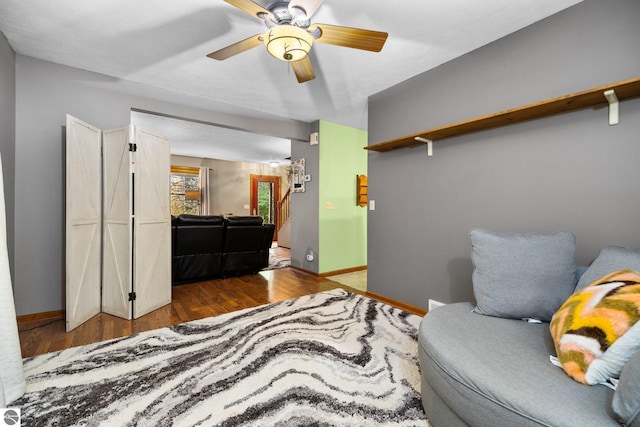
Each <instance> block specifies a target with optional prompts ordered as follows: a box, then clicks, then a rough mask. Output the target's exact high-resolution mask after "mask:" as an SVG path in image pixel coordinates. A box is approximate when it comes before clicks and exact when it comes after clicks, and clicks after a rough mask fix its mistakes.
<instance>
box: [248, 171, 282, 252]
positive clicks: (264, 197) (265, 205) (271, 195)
mask: <svg viewBox="0 0 640 427" xmlns="http://www.w3.org/2000/svg"><path fill="white" fill-rule="evenodd" d="M281 183H282V177H280V176H272V175H254V174H251V192H250V199H251V202H250V203H251V204H250V212H251V215H259V216H261V217H262V220H263V221H264V222H265V223H269V224H278V208H277V206H278V202H279V201H280V184H281ZM277 240H278V229H277V227H276V230H275V231H274V233H273V241H274V242H275V241H277Z"/></svg>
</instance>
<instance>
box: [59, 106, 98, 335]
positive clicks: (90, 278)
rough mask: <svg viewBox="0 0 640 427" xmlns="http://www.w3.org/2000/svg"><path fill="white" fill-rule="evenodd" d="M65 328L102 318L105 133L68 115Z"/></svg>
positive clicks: (72, 327) (68, 329) (73, 327)
mask: <svg viewBox="0 0 640 427" xmlns="http://www.w3.org/2000/svg"><path fill="white" fill-rule="evenodd" d="M66 125H67V129H66V139H67V141H66V156H65V157H66V168H65V169H66V177H65V181H66V197H65V200H66V201H65V209H66V215H65V229H66V249H65V252H66V253H65V256H66V267H65V269H66V275H65V277H66V278H65V287H66V326H67V331H70V330H72V329H75V328H76V327H77V326H79V325H80V324H82V323H84V322H85V321H87V320H89V319H90V318H91V317H93V316H95V315H96V314H98V313H99V312H100V265H101V263H100V235H101V223H102V217H101V202H100V198H101V176H100V175H101V171H100V169H101V165H100V144H101V132H100V129H97V128H96V127H94V126H91V125H90V124H88V123H85V122H83V121H81V120H79V119H77V118H75V117H72V116H69V115H67V121H66Z"/></svg>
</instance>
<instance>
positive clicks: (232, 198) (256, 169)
mask: <svg viewBox="0 0 640 427" xmlns="http://www.w3.org/2000/svg"><path fill="white" fill-rule="evenodd" d="M171 165H172V166H190V167H200V166H206V167H208V168H209V169H210V170H209V197H210V203H209V213H210V214H211V215H226V214H230V213H232V214H234V215H250V214H251V212H250V211H249V208H248V207H247V208H246V209H245V206H250V205H251V175H269V176H279V177H280V178H281V181H280V198H281V199H282V196H284V194H285V193H286V192H287V190H288V189H289V180H288V177H289V169H288V167H286V166H278V167H271V166H270V165H265V164H261V163H246V162H231V161H227V160H219V159H205V158H199V157H188V156H177V155H172V156H171Z"/></svg>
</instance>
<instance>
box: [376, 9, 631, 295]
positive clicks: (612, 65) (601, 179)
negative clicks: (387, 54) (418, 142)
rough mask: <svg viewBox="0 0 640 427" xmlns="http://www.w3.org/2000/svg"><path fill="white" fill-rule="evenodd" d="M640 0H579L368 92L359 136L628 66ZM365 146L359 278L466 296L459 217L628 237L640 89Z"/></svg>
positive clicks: (539, 94) (533, 96) (593, 83)
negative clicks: (561, 110)
mask: <svg viewBox="0 0 640 427" xmlns="http://www.w3.org/2000/svg"><path fill="white" fill-rule="evenodd" d="M639 20H640V2H638V1H637V0H619V1H616V2H615V7H613V4H612V3H610V2H600V1H597V0H586V1H584V2H583V3H580V4H578V5H576V6H574V7H572V8H569V9H567V10H565V11H563V12H560V13H559V14H557V15H554V16H552V17H550V18H548V19H546V20H544V21H541V22H539V23H536V24H534V25H532V26H530V27H527V28H525V29H523V30H521V31H519V32H517V33H514V34H512V35H509V36H507V37H505V38H503V39H501V40H498V41H496V42H494V43H492V44H490V45H487V46H484V47H482V48H480V49H478V50H476V51H474V52H472V53H470V54H467V55H464V56H463V57H461V58H458V59H456V60H454V61H451V62H449V63H447V64H444V65H442V66H440V67H438V68H436V69H434V70H431V71H429V72H427V73H425V74H423V75H420V76H418V77H416V78H413V79H411V80H409V81H407V82H404V83H402V84H400V85H399V86H397V87H394V88H392V89H389V90H387V91H385V92H383V93H380V94H378V95H376V96H373V97H372V98H370V102H369V143H370V144H372V143H376V142H380V141H385V140H388V139H391V138H395V137H399V136H403V135H408V134H411V133H415V132H419V131H422V130H426V129H429V128H432V127H437V126H441V125H446V124H449V123H453V122H456V121H459V120H465V119H470V118H473V117H477V116H480V115H485V114H490V113H494V112H498V111H501V110H505V109H508V108H514V107H518V106H521V105H525V104H529V103H532V102H537V101H541V100H544V99H548V98H552V97H557V96H561V95H564V94H568V93H572V92H577V91H581V90H585V89H589V88H592V87H597V86H601V85H604V84H608V83H613V82H617V81H620V80H625V79H628V78H631V77H635V76H637V75H638V74H639V70H640V25H638V21H639ZM620 109H621V115H620V121H621V123H620V124H619V125H618V126H609V125H608V120H607V118H608V117H607V109H606V107H605V108H597V109H587V110H584V111H580V112H573V113H568V114H563V115H559V116H554V117H550V118H546V119H540V120H535V121H530V122H526V123H523V124H518V125H512V126H508V127H503V128H499V129H494V130H490V131H484V132H480V133H474V134H469V135H464V136H461V137H457V138H452V139H447V140H443V141H442V142H439V143H438V142H436V143H434V157H431V158H428V157H427V156H426V149H425V148H424V147H419V148H409V149H407V148H405V149H400V150H396V151H392V152H388V153H371V154H369V197H370V199H374V200H376V210H375V211H369V219H368V221H369V222H368V224H369V227H368V233H369V234H368V254H369V256H368V268H369V274H368V290H369V291H371V292H375V293H379V294H382V295H386V296H389V297H392V298H396V299H398V300H401V301H406V302H409V303H411V304H415V305H417V306H421V307H426V306H427V299H428V298H432V299H436V300H439V301H442V302H454V301H461V300H472V299H473V293H472V287H471V272H472V264H471V260H470V250H471V247H470V242H469V237H468V232H469V229H470V228H472V227H483V228H488V229H491V230H495V231H501V232H507V231H513V232H549V231H558V230H568V231H571V232H573V233H574V234H575V235H576V238H577V254H576V256H577V261H578V262H579V263H581V264H585V263H588V262H589V261H591V260H592V259H593V258H595V257H596V256H597V255H598V252H599V251H600V249H601V248H602V247H604V246H606V245H612V244H617V245H624V246H628V247H635V248H640V220H639V218H640V197H639V196H640V185H639V182H640V180H639V179H638V174H637V169H638V159H640V137H639V136H638V135H640V99H637V98H636V99H634V100H627V101H623V102H622V103H621V105H620Z"/></svg>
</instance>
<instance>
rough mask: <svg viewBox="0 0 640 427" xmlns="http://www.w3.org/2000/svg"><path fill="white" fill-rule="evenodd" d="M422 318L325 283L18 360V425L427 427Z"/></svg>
mask: <svg viewBox="0 0 640 427" xmlns="http://www.w3.org/2000/svg"><path fill="white" fill-rule="evenodd" d="M419 321H420V318H419V317H418V316H414V315H412V314H408V313H406V312H404V311H402V310H398V309H396V308H394V307H391V306H389V305H386V304H382V303H380V302H377V301H374V300H371V299H368V298H366V297H363V296H360V295H356V294H353V293H349V292H346V291H344V290H340V289H335V290H332V291H327V292H321V293H318V294H314V295H309V296H306V297H301V298H296V299H292V300H288V301H283V302H278V303H273V304H269V305H264V306H261V307H257V308H252V309H247V310H243V311H238V312H233V313H228V314H225V315H221V316H216V317H210V318H207V319H203V320H197V321H193V322H189V323H183V324H181V325H177V326H173V327H168V328H162V329H158V330H153V331H148V332H143V333H139V334H137V335H132V336H129V337H124V338H119V339H115V340H110V341H105V342H101V343H96V344H91V345H87V346H82V347H75V348H70V349H67V350H63V351H60V352H55V353H49V354H44V355H39V356H35V357H32V358H29V359H25V360H24V368H25V374H26V375H27V381H28V385H27V393H26V394H25V395H24V397H22V398H21V399H20V400H19V401H16V402H14V404H13V405H12V406H17V407H20V408H21V410H22V425H25V426H71V425H83V426H98V425H100V426H102V425H104V426H427V425H428V424H427V420H426V417H425V414H424V412H423V410H422V406H421V403H420V393H419V390H420V375H419V368H418V360H417V328H418V323H419Z"/></svg>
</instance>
